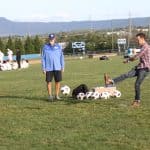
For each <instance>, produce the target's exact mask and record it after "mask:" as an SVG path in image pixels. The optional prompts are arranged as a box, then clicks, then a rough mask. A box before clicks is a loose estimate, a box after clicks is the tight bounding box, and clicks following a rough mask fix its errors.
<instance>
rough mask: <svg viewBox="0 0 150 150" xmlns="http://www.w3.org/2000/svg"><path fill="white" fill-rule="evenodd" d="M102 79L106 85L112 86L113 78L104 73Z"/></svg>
mask: <svg viewBox="0 0 150 150" xmlns="http://www.w3.org/2000/svg"><path fill="white" fill-rule="evenodd" d="M104 81H105V86H106V87H109V86H113V84H114V82H113V80H112V79H111V78H110V77H109V76H108V75H107V74H106V73H105V74H104Z"/></svg>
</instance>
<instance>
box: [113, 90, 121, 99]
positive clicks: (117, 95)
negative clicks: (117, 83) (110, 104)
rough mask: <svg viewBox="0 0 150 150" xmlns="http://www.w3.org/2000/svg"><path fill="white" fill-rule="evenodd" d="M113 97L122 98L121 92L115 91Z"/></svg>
mask: <svg viewBox="0 0 150 150" xmlns="http://www.w3.org/2000/svg"><path fill="white" fill-rule="evenodd" d="M113 97H117V98H119V97H121V92H120V91H118V90H115V91H114V92H113Z"/></svg>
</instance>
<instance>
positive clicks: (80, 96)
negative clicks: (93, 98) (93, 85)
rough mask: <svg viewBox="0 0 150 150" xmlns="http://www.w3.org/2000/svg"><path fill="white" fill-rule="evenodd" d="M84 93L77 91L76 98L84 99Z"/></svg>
mask: <svg viewBox="0 0 150 150" xmlns="http://www.w3.org/2000/svg"><path fill="white" fill-rule="evenodd" d="M85 97H86V96H85V94H84V93H79V94H78V95H77V99H78V100H84V99H85Z"/></svg>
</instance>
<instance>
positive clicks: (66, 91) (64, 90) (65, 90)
mask: <svg viewBox="0 0 150 150" xmlns="http://www.w3.org/2000/svg"><path fill="white" fill-rule="evenodd" d="M60 91H61V93H62V94H63V95H66V96H67V95H69V94H70V91H71V89H70V87H69V86H67V85H64V86H62V87H61V88H60Z"/></svg>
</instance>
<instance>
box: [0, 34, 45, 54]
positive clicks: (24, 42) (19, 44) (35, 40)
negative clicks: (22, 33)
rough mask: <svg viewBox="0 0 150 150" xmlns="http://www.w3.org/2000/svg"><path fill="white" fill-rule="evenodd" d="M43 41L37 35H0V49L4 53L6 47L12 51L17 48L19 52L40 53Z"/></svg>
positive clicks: (14, 51)
mask: <svg viewBox="0 0 150 150" xmlns="http://www.w3.org/2000/svg"><path fill="white" fill-rule="evenodd" d="M42 44H43V41H42V39H41V38H39V36H38V35H36V36H34V37H31V36H27V37H14V36H9V37H0V50H1V51H2V52H3V53H4V54H5V55H6V54H7V49H8V48H9V49H11V50H12V51H13V53H14V54H15V53H16V50H17V49H19V50H20V51H21V54H35V53H40V50H41V46H42Z"/></svg>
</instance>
